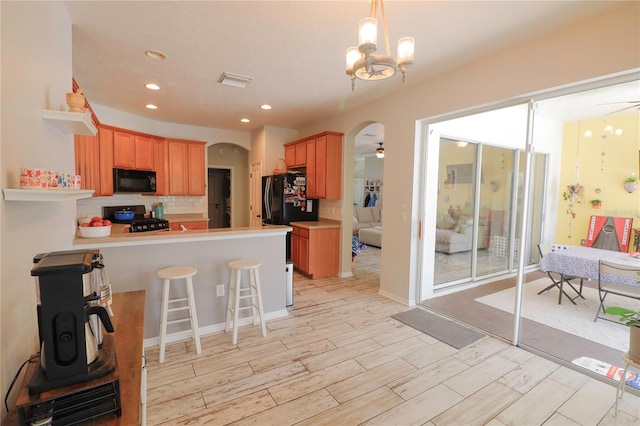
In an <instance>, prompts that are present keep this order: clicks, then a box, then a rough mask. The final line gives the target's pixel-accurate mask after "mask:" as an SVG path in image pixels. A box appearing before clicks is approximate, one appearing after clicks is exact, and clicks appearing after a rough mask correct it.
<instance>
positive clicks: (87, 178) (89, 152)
mask: <svg viewBox="0 0 640 426" xmlns="http://www.w3.org/2000/svg"><path fill="white" fill-rule="evenodd" d="M113 133H114V132H113V130H111V129H106V128H103V127H100V128H98V135H96V136H80V135H76V136H75V140H74V143H75V160H76V174H78V175H80V176H81V177H82V180H81V185H82V189H91V190H93V191H94V195H96V196H106V195H113Z"/></svg>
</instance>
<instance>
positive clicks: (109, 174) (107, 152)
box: [96, 128, 113, 196]
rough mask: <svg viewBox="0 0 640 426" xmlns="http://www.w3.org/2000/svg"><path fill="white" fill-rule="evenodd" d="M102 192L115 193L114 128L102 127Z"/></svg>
mask: <svg viewBox="0 0 640 426" xmlns="http://www.w3.org/2000/svg"><path fill="white" fill-rule="evenodd" d="M98 136H99V137H100V194H96V195H102V196H108V195H113V130H111V129H105V128H100V129H99V130H98Z"/></svg>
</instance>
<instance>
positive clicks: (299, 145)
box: [284, 141, 307, 167]
mask: <svg viewBox="0 0 640 426" xmlns="http://www.w3.org/2000/svg"><path fill="white" fill-rule="evenodd" d="M284 162H285V163H286V164H287V167H305V166H306V165H307V144H306V141H301V142H291V143H288V144H286V145H285V146H284Z"/></svg>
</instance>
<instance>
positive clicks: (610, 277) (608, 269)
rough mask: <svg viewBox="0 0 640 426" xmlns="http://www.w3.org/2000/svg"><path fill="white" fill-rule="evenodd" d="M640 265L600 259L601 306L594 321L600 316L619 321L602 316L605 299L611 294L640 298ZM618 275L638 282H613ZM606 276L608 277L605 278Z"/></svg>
mask: <svg viewBox="0 0 640 426" xmlns="http://www.w3.org/2000/svg"><path fill="white" fill-rule="evenodd" d="M638 273H640V266H629V265H620V264H618V263H612V262H607V261H604V260H601V261H600V266H599V270H598V295H599V296H600V306H598V311H597V312H596V317H595V318H594V319H593V322H596V321H598V318H602V319H604V320H607V321H612V322H618V321H616V320H613V319H610V318H607V317H603V316H601V312H602V313H603V314H604V313H605V307H604V299H605V298H606V297H607V296H608V295H609V294H615V295H618V296H623V297H628V298H631V299H636V300H640V285H638V284H637V283H638V279H639V278H640V276H639V275H638ZM616 277H619V278H622V279H625V278H626V279H627V280H629V279H631V281H632V282H634V283H636V284H619V283H617V282H612V281H614V280H615V278H616ZM603 278H606V279H603Z"/></svg>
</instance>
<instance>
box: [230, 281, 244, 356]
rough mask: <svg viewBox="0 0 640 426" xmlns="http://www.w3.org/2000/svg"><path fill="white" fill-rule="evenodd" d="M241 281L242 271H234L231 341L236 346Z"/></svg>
mask: <svg viewBox="0 0 640 426" xmlns="http://www.w3.org/2000/svg"><path fill="white" fill-rule="evenodd" d="M241 279H242V271H240V270H237V271H236V281H235V284H234V286H235V295H234V298H235V302H234V308H233V337H232V339H231V343H232V344H234V345H235V344H236V343H237V342H238V312H239V310H240V281H241Z"/></svg>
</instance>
